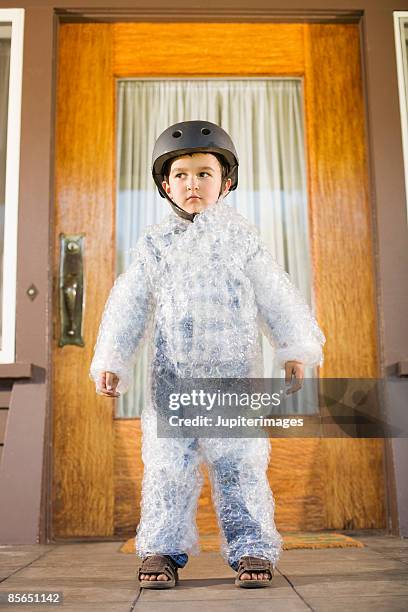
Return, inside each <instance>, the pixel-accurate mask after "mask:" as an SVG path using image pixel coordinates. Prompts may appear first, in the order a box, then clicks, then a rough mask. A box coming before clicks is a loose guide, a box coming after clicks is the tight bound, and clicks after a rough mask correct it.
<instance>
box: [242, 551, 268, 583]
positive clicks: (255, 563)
mask: <svg viewBox="0 0 408 612" xmlns="http://www.w3.org/2000/svg"><path fill="white" fill-rule="evenodd" d="M251 571H257V572H269V573H270V575H271V578H272V576H273V566H272V563H271V562H270V561H268V559H259V558H258V557H250V556H248V557H241V559H240V560H239V563H238V576H241V574H244V573H245V572H251Z"/></svg>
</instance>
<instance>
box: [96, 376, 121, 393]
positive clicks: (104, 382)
mask: <svg viewBox="0 0 408 612" xmlns="http://www.w3.org/2000/svg"><path fill="white" fill-rule="evenodd" d="M118 383H119V378H118V376H117V375H116V374H114V373H113V372H103V373H102V375H101V378H100V381H99V386H98V389H97V391H96V392H97V394H98V395H105V396H106V397H119V396H120V393H118V392H117V391H116V387H117V386H118Z"/></svg>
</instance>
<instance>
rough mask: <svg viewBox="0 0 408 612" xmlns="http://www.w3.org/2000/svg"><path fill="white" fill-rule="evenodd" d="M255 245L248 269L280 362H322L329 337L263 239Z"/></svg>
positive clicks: (282, 365)
mask: <svg viewBox="0 0 408 612" xmlns="http://www.w3.org/2000/svg"><path fill="white" fill-rule="evenodd" d="M254 246H255V248H254V249H253V252H252V254H251V255H250V256H249V257H248V261H247V267H246V272H247V274H248V276H249V278H250V279H251V282H252V286H253V288H254V292H255V296H256V301H257V304H258V311H259V314H260V315H261V319H262V322H263V328H264V331H265V333H266V335H267V337H268V338H269V340H270V342H271V344H272V346H274V347H275V358H276V361H277V363H278V364H279V366H280V367H281V368H283V369H284V367H285V363H286V362H287V361H301V362H302V363H303V364H304V365H305V366H315V365H320V366H321V365H322V364H323V351H322V346H323V344H324V343H325V342H326V338H325V336H324V334H323V332H322V331H321V329H320V328H319V326H318V324H317V321H316V319H315V318H314V316H313V315H312V312H311V309H310V307H309V305H308V304H307V302H306V300H305V299H304V297H303V295H302V294H301V292H300V291H299V289H298V288H297V287H296V286H295V285H294V284H293V283H292V282H291V280H290V276H289V274H288V273H287V272H286V271H285V270H284V269H283V267H282V266H280V265H279V264H278V263H277V262H276V261H275V260H274V259H273V257H272V255H271V254H270V253H269V251H268V250H267V249H266V248H265V246H264V245H263V244H262V243H261V242H257V244H256V243H255V245H254Z"/></svg>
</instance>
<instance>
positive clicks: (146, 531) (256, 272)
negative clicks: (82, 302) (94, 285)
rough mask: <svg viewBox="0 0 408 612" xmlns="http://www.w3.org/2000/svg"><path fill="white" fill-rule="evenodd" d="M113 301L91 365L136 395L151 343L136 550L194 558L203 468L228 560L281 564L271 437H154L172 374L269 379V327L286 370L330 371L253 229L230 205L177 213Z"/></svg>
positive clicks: (141, 250) (302, 304) (96, 376)
mask: <svg viewBox="0 0 408 612" xmlns="http://www.w3.org/2000/svg"><path fill="white" fill-rule="evenodd" d="M133 255H134V257H133V259H132V263H131V265H130V266H129V268H128V269H127V270H126V272H124V273H123V274H121V275H120V276H119V277H118V278H117V279H116V281H115V284H114V286H113V288H112V290H111V293H110V295H109V298H108V300H107V302H106V305H105V309H104V312H103V316H102V321H101V325H100V328H99V332H98V337H97V341H96V345H95V350H94V356H93V360H92V363H91V368H90V378H91V379H92V380H94V381H95V383H96V388H97V390H98V388H99V380H100V376H101V373H102V372H104V371H111V372H115V373H116V374H117V375H118V376H119V384H118V387H117V390H118V391H119V392H120V393H125V392H126V391H127V390H128V387H129V382H130V377H131V374H132V369H133V365H134V361H135V358H136V350H137V348H138V346H140V341H141V339H142V337H143V336H146V337H147V338H148V341H149V351H150V357H149V363H150V366H149V375H148V381H147V385H148V389H147V391H148V393H147V403H146V405H145V407H144V410H143V413H142V433H143V441H142V457H143V462H144V465H145V470H144V478H143V485H142V513H141V520H140V523H139V527H138V533H137V538H136V545H137V552H138V554H139V555H141V556H144V555H145V554H147V553H148V552H161V553H163V554H177V553H182V552H190V553H193V554H194V553H196V552H198V544H197V529H196V525H195V513H196V506H197V499H198V495H199V490H200V485H201V474H200V471H199V464H200V461H201V460H202V459H204V460H205V461H206V462H207V464H208V468H209V472H210V477H211V482H212V492H213V500H214V505H215V508H216V512H217V516H218V520H219V524H220V527H221V531H222V534H223V538H224V544H223V554H224V557H225V559H227V560H228V561H229V563H230V564H231V563H235V562H236V561H238V560H239V558H240V556H242V555H244V554H247V555H254V556H258V557H264V558H266V559H270V560H271V561H272V562H273V563H275V562H276V559H277V558H278V556H279V552H280V549H281V538H280V536H279V534H278V532H277V531H276V527H275V524H274V502H273V496H272V493H271V490H270V488H269V485H268V481H267V478H266V467H267V464H268V457H269V440H267V439H265V438H261V439H258V438H250V439H249V438H248V439H247V438H245V439H236V438H220V439H217V438H210V439H205V438H202V439H199V440H197V439H186V438H184V439H180V438H174V439H164V438H162V439H158V438H157V422H156V419H157V412H156V410H155V401H156V398H157V397H158V396H160V393H159V394H158V393H157V390H158V388H160V385H162V382H163V381H168V380H171V378H172V377H174V376H176V377H191V376H193V377H204V378H212V377H263V360H262V345H261V330H262V331H264V333H266V334H267V336H268V337H269V339H270V341H271V343H272V344H273V346H274V347H275V355H276V359H277V361H278V363H279V364H280V366H281V367H284V364H285V362H286V361H288V360H297V361H302V362H303V363H304V364H305V365H307V366H313V365H317V364H320V365H321V364H322V363H323V354H322V345H323V344H324V342H325V337H324V335H323V333H322V332H321V330H320V328H319V326H318V324H317V322H316V320H315V319H314V317H313V315H312V313H311V310H310V308H309V306H308V305H307V303H306V301H305V299H304V298H303V296H302V295H301V294H300V292H299V291H298V289H297V288H296V287H295V286H294V285H293V284H292V283H291V281H290V278H289V276H288V274H287V273H286V272H285V271H284V270H283V268H282V267H281V266H280V265H278V264H277V263H276V262H275V261H274V259H273V257H272V256H271V254H270V253H269V252H268V250H267V249H266V248H265V245H263V244H262V242H261V240H260V237H259V233H258V231H257V229H256V228H255V226H253V225H251V224H250V223H249V222H248V221H247V220H246V219H245V218H244V217H242V216H241V215H240V214H239V213H237V212H236V211H235V210H234V209H233V208H232V207H231V206H230V205H228V204H226V203H225V202H224V201H223V200H222V198H220V200H219V201H218V202H215V203H214V204H211V205H210V206H209V207H208V208H207V209H206V210H205V211H204V212H202V213H200V214H199V215H197V216H196V217H195V219H194V222H193V223H191V222H190V221H187V220H185V219H182V218H180V217H179V216H177V215H176V214H175V213H174V212H171V213H170V214H169V215H168V216H167V217H166V218H165V219H164V221H163V222H161V223H160V224H158V225H155V226H151V227H149V228H147V230H146V231H145V233H144V234H143V236H142V237H141V238H140V240H139V241H138V243H137V245H136V248H135V249H134V253H133Z"/></svg>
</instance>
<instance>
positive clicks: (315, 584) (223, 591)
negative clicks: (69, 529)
mask: <svg viewBox="0 0 408 612" xmlns="http://www.w3.org/2000/svg"><path fill="white" fill-rule="evenodd" d="M350 535H354V536H356V537H358V539H359V540H360V541H362V542H363V543H364V544H365V545H366V546H365V547H364V548H332V549H320V550H289V551H283V553H282V556H281V559H280V561H279V563H278V566H277V572H276V574H275V576H274V579H273V583H272V586H271V587H269V588H264V589H238V588H237V587H235V586H234V583H233V577H234V575H235V574H234V572H233V571H232V570H231V569H230V568H229V567H228V566H227V565H225V563H224V561H223V560H222V558H221V556H220V555H219V554H218V553H214V552H205V553H202V554H201V555H200V556H199V557H191V558H190V560H189V563H188V564H187V566H186V567H185V568H184V569H183V570H181V571H180V582H179V585H178V586H177V587H176V588H175V589H169V590H163V591H149V590H147V591H146V590H143V589H142V591H140V590H139V588H138V583H137V580H136V571H137V568H138V565H139V561H140V560H139V559H138V558H137V557H135V556H134V555H132V554H123V553H121V552H119V549H120V547H121V544H122V543H121V542H92V543H90V542H86V543H84V542H78V543H73V542H71V543H67V544H65V543H63V544H49V545H30V546H27V545H26V546H5V545H2V546H0V592H2V591H13V592H40V591H62V592H63V597H64V605H63V606H52V605H46V606H45V605H39V604H35V605H34V604H31V605H24V606H18V608H19V609H21V610H23V609H32V610H33V609H34V610H50V609H57V610H58V609H62V610H64V612H71V611H72V612H82V611H83V612H94V611H96V610H98V611H102V612H103V611H105V610H106V611H108V610H109V611H110V612H130V611H132V610H134V611H135V612H159V611H162V610H166V611H168V612H173V611H174V612H176V611H177V612H184V611H187V610H188V611H189V612H229V611H231V612H232V611H234V612H249V611H252V610H253V608H256V610H257V612H263V611H265V612H266V611H268V612H269V611H270V610H273V611H274V612H280V611H285V612H295V611H296V612H297V611H300V610H316V611H328V612H329V611H330V612H335V611H337V610H344V609H347V610H348V612H350V611H354V610H356V611H357V610H358V612H364V611H366V610H367V611H368V610H369V611H370V612H371V611H373V612H374V611H381V612H382V611H386V612H389V611H391V610H392V611H394V610H395V611H401V612H403V611H404V612H405V611H406V610H408V539H400V538H397V537H392V536H385V535H382V534H378V533H377V534H376V535H367V534H364V535H361V534H360V535H357V534H356V533H353V534H351V533H350ZM16 608H17V606H10V605H6V606H3V605H0V609H1V610H15V609H16Z"/></svg>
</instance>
